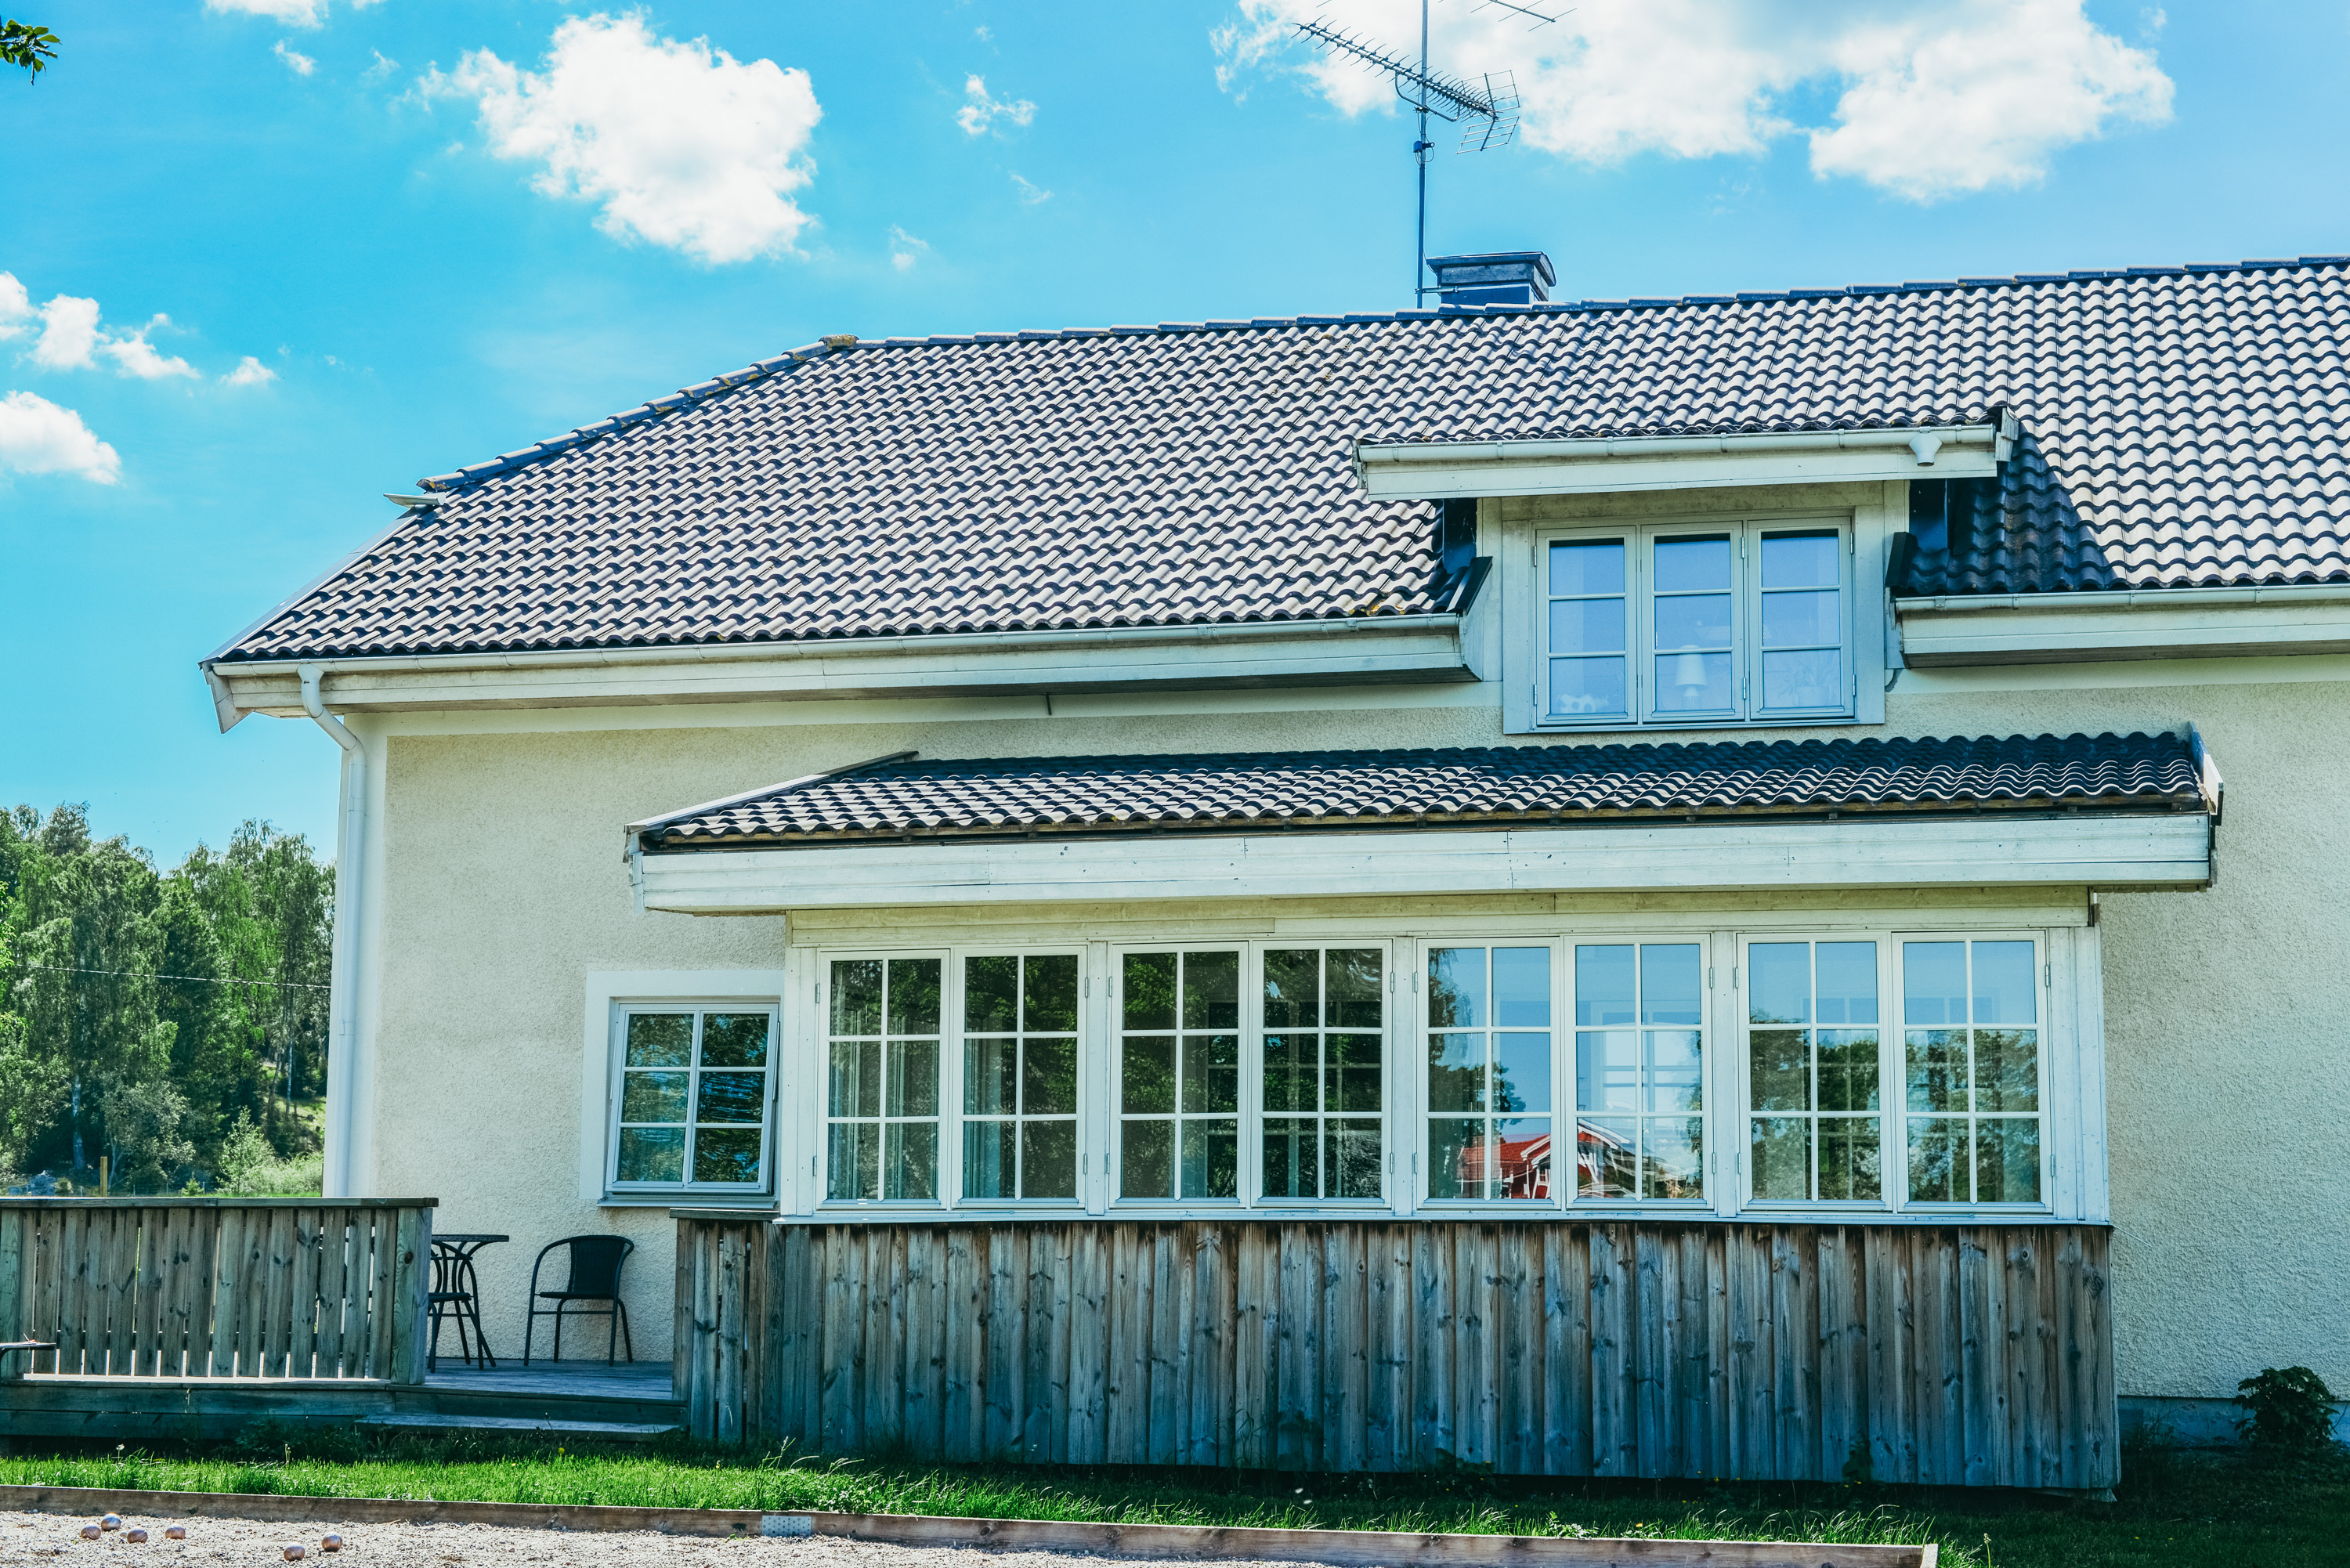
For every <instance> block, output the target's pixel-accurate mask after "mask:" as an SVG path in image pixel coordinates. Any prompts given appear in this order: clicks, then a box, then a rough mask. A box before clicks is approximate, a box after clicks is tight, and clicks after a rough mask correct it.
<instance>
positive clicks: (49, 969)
mask: <svg viewBox="0 0 2350 1568" xmlns="http://www.w3.org/2000/svg"><path fill="white" fill-rule="evenodd" d="M16 967H17V968H18V969H26V970H38V971H41V972H42V973H44V974H104V975H112V976H113V977H115V978H116V979H118V980H185V981H195V982H196V983H198V984H200V985H270V986H276V988H277V989H278V990H280V991H331V990H333V989H334V988H333V987H332V986H326V985H318V984H316V983H314V982H312V981H307V980H224V979H223V978H222V977H221V976H219V975H216V974H146V973H142V972H140V971H137V970H129V969H76V968H74V967H73V966H72V965H70V964H60V963H24V964H18V965H17V966H16Z"/></svg>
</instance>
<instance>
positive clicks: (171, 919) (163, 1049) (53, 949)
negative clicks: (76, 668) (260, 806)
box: [0, 805, 334, 1191]
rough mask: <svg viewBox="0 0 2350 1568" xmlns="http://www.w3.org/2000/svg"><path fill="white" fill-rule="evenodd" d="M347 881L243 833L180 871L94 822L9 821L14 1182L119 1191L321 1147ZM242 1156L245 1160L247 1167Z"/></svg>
mask: <svg viewBox="0 0 2350 1568" xmlns="http://www.w3.org/2000/svg"><path fill="white" fill-rule="evenodd" d="M333 894H334V872H333V869H332V867H329V866H328V865H326V864H324V863H322V862H321V861H320V860H319V859H318V858H317V857H316V856H315V855H313V854H312V853H311V850H310V846H309V845H308V844H307V842H305V841H304V840H303V839H302V838H301V837H300V836H289V835H285V834H279V833H276V832H274V831H273V830H272V829H271V828H270V826H269V825H268V824H266V823H263V822H248V823H246V824H245V825H244V826H242V827H240V828H239V829H237V831H236V833H235V834H234V836H232V837H231V838H230V840H229V844H228V847H227V849H226V850H225V851H224V852H220V853H215V852H213V850H211V849H210V848H207V847H204V846H198V847H197V848H196V850H195V851H194V852H193V853H192V854H191V855H190V856H189V857H187V859H186V860H184V861H183V862H182V863H181V864H180V865H179V866H177V867H173V868H172V869H171V870H170V871H166V872H158V871H157V870H156V868H155V865H154V860H153V857H151V856H150V855H149V854H148V853H147V852H146V851H145V850H143V849H139V848H136V847H134V846H131V845H130V843H129V842H128V841H127V840H125V839H123V838H120V837H115V838H107V839H99V838H96V837H93V836H92V835H91V833H90V828H89V819H88V812H87V811H86V810H85V808H83V807H81V806H77V805H61V806H59V807H57V809H56V810H55V811H52V812H50V813H49V814H48V815H47V816H43V815H41V814H40V813H39V812H37V811H36V810H34V809H33V808H32V807H30V806H22V805H20V806H18V807H16V809H15V810H13V811H9V812H5V813H0V1173H5V1174H8V1175H10V1176H11V1177H12V1179H21V1177H22V1176H23V1175H25V1174H26V1173H30V1172H34V1171H39V1170H48V1171H50V1172H52V1173H55V1174H60V1175H62V1176H63V1177H64V1178H65V1179H68V1180H71V1181H76V1182H78V1183H86V1182H87V1181H88V1180H89V1179H90V1177H91V1175H92V1173H93V1171H94V1168H95V1167H96V1165H97V1163H98V1158H99V1156H100V1155H106V1156H109V1158H110V1160H111V1165H112V1169H113V1172H114V1177H113V1179H114V1182H115V1184H116V1186H117V1187H118V1188H119V1189H136V1190H140V1191H157V1190H162V1189H176V1188H179V1187H181V1186H183V1185H185V1184H186V1183H188V1182H191V1181H194V1182H198V1183H208V1182H211V1181H213V1180H215V1179H217V1178H218V1177H219V1176H220V1173H221V1172H222V1171H223V1170H224V1168H225V1164H226V1163H227V1162H228V1161H229V1160H230V1158H232V1156H233V1157H234V1158H235V1159H238V1160H242V1161H244V1163H246V1164H250V1163H252V1161H253V1160H254V1158H255V1139H258V1140H260V1142H261V1143H262V1144H264V1145H265V1146H266V1147H267V1149H268V1151H269V1152H270V1154H271V1155H272V1156H273V1157H274V1158H282V1159H298V1158H300V1157H302V1156H304V1155H306V1154H307V1153H309V1152H310V1151H311V1150H312V1149H314V1148H315V1147H316V1146H317V1137H316V1135H315V1134H314V1133H313V1132H312V1131H311V1130H310V1128H309V1127H308V1125H307V1122H306V1121H305V1120H304V1119H303V1117H302V1116H301V1115H300V1114H299V1111H298V1109H297V1107H298V1106H301V1105H303V1104H304V1103H306V1102H307V1101H310V1100H312V1099H314V1098H315V1097H316V1096H317V1095H318V1094H319V1093H320V1092H321V1091H322V1090H323V1089H324V1087H325V1084H326V1065H327V1055H326V1040H327V990H326V986H327V976H328V961H329V959H328V955H329V952H330V950H331V945H332V932H333V926H334V909H333ZM240 1140H241V1141H240ZM232 1144H234V1149H232Z"/></svg>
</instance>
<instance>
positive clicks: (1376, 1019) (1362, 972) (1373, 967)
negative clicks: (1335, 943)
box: [1323, 948, 1387, 1029]
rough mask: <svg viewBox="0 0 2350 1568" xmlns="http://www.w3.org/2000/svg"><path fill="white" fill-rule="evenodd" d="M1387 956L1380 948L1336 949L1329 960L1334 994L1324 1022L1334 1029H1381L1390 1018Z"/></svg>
mask: <svg viewBox="0 0 2350 1568" xmlns="http://www.w3.org/2000/svg"><path fill="white" fill-rule="evenodd" d="M1326 963H1327V965H1328V979H1329V990H1330V994H1329V997H1328V1003H1327V1011H1326V1014H1325V1016H1324V1019H1323V1022H1324V1023H1326V1024H1328V1025H1329V1026H1330V1027H1331V1028H1333V1029H1377V1028H1378V1026H1379V1023H1380V1021H1381V1020H1382V1019H1383V1018H1384V1017H1385V1016H1386V1004H1385V995H1386V993H1385V992H1384V991H1383V990H1382V989H1381V986H1380V981H1381V980H1382V979H1383V978H1384V977H1385V975H1386V973H1387V955H1386V954H1384V953H1382V952H1380V951H1379V950H1378V949H1377V948H1336V949H1333V950H1331V951H1330V952H1329V953H1328V954H1327V955H1326Z"/></svg>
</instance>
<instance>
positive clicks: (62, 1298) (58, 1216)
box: [0, 1198, 432, 1383]
mask: <svg viewBox="0 0 2350 1568" xmlns="http://www.w3.org/2000/svg"><path fill="white" fill-rule="evenodd" d="M431 1253H432V1200H431V1199H381V1200H378V1201H376V1202H372V1203H369V1204H365V1205H340V1204H321V1203H319V1202H318V1201H317V1199H269V1198H251V1199H176V1200H175V1199H120V1198H118V1199H104V1198H8V1199H0V1339H36V1340H45V1341H52V1342H54V1343H55V1344H56V1345H57V1349H56V1350H54V1351H43V1352H40V1353H38V1354H37V1355H11V1356H8V1357H6V1358H5V1360H0V1379H16V1378H20V1377H22V1376H24V1375H25V1374H26V1373H27V1372H32V1373H49V1374H61V1375H65V1376H91V1377H96V1376H115V1377H122V1376H131V1377H373V1378H384V1379H388V1380H389V1381H390V1382H394V1383H421V1382H422V1381H423V1379H424V1306H425V1296H426V1293H427V1292H428V1290H429V1289H430V1285H431V1272H432V1264H431ZM27 1363H29V1365H27Z"/></svg>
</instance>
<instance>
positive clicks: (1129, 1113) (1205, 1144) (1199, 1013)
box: [1118, 951, 1241, 1199]
mask: <svg viewBox="0 0 2350 1568" xmlns="http://www.w3.org/2000/svg"><path fill="white" fill-rule="evenodd" d="M1118 995H1119V1008H1120V1018H1119V1025H1120V1027H1119V1030H1118V1196H1119V1197H1120V1198H1126V1199H1152V1198H1156V1199H1229V1198H1237V1197H1239V1196H1240V1129H1241V1121H1240V1109H1241V1099H1240V1087H1241V955H1240V954H1239V953H1237V952H1232V951H1205V952H1150V953H1128V954H1127V955H1126V959H1125V963H1124V965H1123V968H1122V971H1121V973H1120V979H1119V986H1118Z"/></svg>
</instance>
